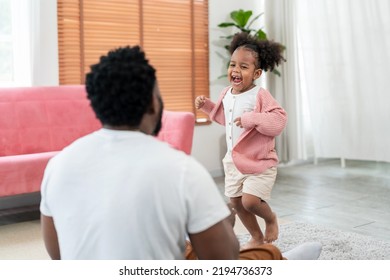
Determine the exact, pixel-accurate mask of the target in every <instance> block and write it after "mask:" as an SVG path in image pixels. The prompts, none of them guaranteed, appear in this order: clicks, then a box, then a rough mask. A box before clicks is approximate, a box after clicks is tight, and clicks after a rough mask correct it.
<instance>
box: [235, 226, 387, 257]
mask: <svg viewBox="0 0 390 280" xmlns="http://www.w3.org/2000/svg"><path fill="white" fill-rule="evenodd" d="M248 238H249V235H247V234H246V235H239V236H238V239H239V241H240V243H245V242H246V240H247V239H248ZM310 241H318V242H320V243H321V244H322V252H321V255H320V258H319V259H320V260H390V243H389V242H385V241H381V240H377V239H374V238H371V237H368V236H365V235H361V234H356V233H351V232H344V231H339V230H335V229H330V228H328V227H325V226H319V225H311V224H304V223H291V224H285V225H281V226H280V229H279V239H278V240H277V241H276V242H275V245H276V246H277V247H278V248H279V249H280V250H281V251H282V252H285V251H287V250H290V249H291V248H294V247H295V246H297V245H299V244H302V243H304V242H310Z"/></svg>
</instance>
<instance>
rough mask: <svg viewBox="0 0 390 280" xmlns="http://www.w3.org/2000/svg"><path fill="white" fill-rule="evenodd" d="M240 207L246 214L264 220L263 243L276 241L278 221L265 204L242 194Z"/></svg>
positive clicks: (252, 196) (258, 199) (254, 197)
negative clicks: (248, 213) (241, 206)
mask: <svg viewBox="0 0 390 280" xmlns="http://www.w3.org/2000/svg"><path fill="white" fill-rule="evenodd" d="M242 205H243V207H244V208H245V209H246V210H247V211H248V212H250V213H252V214H254V215H257V216H259V217H261V218H263V219H264V221H265V225H266V229H265V236H264V242H266V243H272V242H273V241H275V240H276V239H278V235H279V225H278V220H277V217H276V214H275V213H274V212H272V209H271V207H270V206H269V205H268V203H267V202H265V201H264V200H261V199H260V198H258V197H256V196H254V195H251V194H246V193H244V194H243V196H242Z"/></svg>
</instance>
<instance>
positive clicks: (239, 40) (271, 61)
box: [229, 32, 286, 71]
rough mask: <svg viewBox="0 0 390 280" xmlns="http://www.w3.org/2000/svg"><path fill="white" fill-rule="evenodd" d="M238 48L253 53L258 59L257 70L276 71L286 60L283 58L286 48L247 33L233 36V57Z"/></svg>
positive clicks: (230, 50) (231, 49)
mask: <svg viewBox="0 0 390 280" xmlns="http://www.w3.org/2000/svg"><path fill="white" fill-rule="evenodd" d="M237 48H245V49H248V50H250V51H253V52H254V54H255V57H256V59H257V60H256V62H257V63H256V68H260V69H261V70H264V71H268V70H271V71H272V70H274V68H275V67H276V66H278V65H279V64H280V63H282V62H283V61H286V59H285V58H284V57H283V56H282V52H283V51H284V46H283V45H281V44H279V43H276V42H273V41H269V40H260V39H258V38H256V37H254V36H252V35H250V34H248V33H246V32H240V33H237V34H235V35H234V36H233V39H232V42H231V43H230V47H229V52H230V54H231V55H232V54H233V52H234V51H235V50H236V49H237Z"/></svg>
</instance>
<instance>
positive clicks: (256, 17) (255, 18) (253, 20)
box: [247, 13, 264, 28]
mask: <svg viewBox="0 0 390 280" xmlns="http://www.w3.org/2000/svg"><path fill="white" fill-rule="evenodd" d="M263 14H264V13H261V14H258V15H257V16H255V17H254V18H253V19H252V20H251V22H250V23H249V24H248V26H247V28H249V27H251V25H252V24H253V23H254V22H255V21H256V20H257V19H258V18H259V17H261V16H262V15H263Z"/></svg>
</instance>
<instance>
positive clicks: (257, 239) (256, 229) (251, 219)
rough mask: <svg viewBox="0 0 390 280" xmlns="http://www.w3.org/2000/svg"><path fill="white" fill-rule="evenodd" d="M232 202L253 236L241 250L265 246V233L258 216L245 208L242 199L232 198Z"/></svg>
mask: <svg viewBox="0 0 390 280" xmlns="http://www.w3.org/2000/svg"><path fill="white" fill-rule="evenodd" d="M230 202H231V203H232V206H233V207H234V209H235V211H236V212H237V215H238V217H239V218H240V220H241V222H242V224H243V225H244V226H245V228H246V229H247V230H248V232H249V234H250V235H251V239H250V240H249V241H248V242H247V243H246V244H245V245H243V246H241V249H247V248H251V247H256V246H258V245H261V244H264V236H263V232H262V231H261V229H260V226H259V224H258V222H257V219H256V216H255V215H254V214H253V213H251V212H249V211H247V210H246V209H245V208H244V206H243V204H242V201H241V197H232V198H230Z"/></svg>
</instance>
